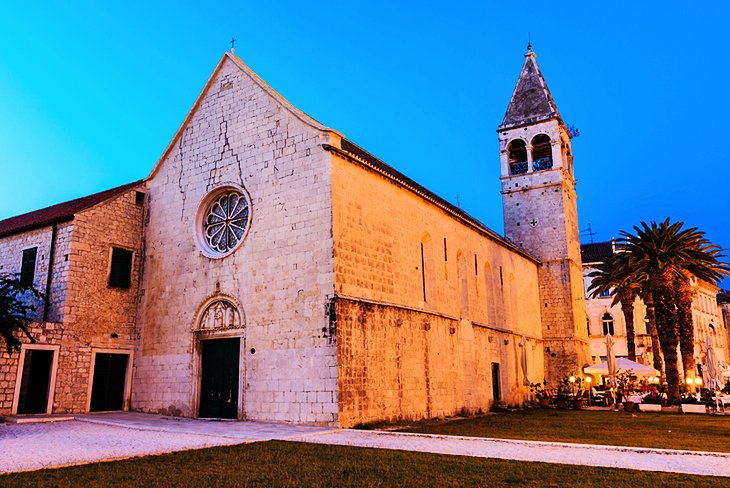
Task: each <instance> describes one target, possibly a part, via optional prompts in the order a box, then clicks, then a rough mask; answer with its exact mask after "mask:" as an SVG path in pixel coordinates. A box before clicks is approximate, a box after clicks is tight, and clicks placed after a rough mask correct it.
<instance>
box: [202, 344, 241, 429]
mask: <svg viewBox="0 0 730 488" xmlns="http://www.w3.org/2000/svg"><path fill="white" fill-rule="evenodd" d="M201 346H202V347H201V349H202V358H201V362H202V367H201V379H200V409H199V413H198V416H199V417H206V418H221V419H235V418H238V378H239V365H238V358H239V352H240V339H210V340H204V341H201Z"/></svg>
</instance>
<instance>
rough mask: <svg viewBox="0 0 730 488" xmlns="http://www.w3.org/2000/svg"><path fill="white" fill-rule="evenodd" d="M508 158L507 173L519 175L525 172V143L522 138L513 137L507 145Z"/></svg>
mask: <svg viewBox="0 0 730 488" xmlns="http://www.w3.org/2000/svg"><path fill="white" fill-rule="evenodd" d="M507 155H508V158H509V174H510V175H521V174H523V173H527V145H526V144H525V141H523V140H522V139H515V140H514V141H512V142H510V143H509V145H508V146H507Z"/></svg>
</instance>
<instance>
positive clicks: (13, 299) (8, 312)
mask: <svg viewBox="0 0 730 488" xmlns="http://www.w3.org/2000/svg"><path fill="white" fill-rule="evenodd" d="M34 299H39V300H44V299H45V298H44V297H43V295H42V294H41V293H40V292H38V291H36V290H35V289H34V288H33V287H32V286H29V285H26V284H24V283H22V282H21V280H20V279H19V278H17V277H14V276H9V275H0V337H1V338H2V341H3V342H5V350H6V351H7V352H8V354H12V353H13V351H18V350H20V344H21V342H20V339H18V337H17V336H18V333H23V334H25V336H26V337H27V338H28V339H29V340H30V341H31V342H35V339H33V337H32V336H31V335H30V331H29V330H28V324H29V323H30V322H32V318H31V317H32V315H33V313H34V312H35V306H36V305H37V301H35V300H34Z"/></svg>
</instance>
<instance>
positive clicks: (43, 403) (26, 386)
mask: <svg viewBox="0 0 730 488" xmlns="http://www.w3.org/2000/svg"><path fill="white" fill-rule="evenodd" d="M53 360H54V351H53V350H49V349H30V348H28V349H24V350H23V369H22V374H21V376H20V394H19V396H18V409H17V413H18V414H34V413H50V412H49V409H50V405H49V403H50V402H49V396H50V393H51V383H52V375H51V373H52V371H53Z"/></svg>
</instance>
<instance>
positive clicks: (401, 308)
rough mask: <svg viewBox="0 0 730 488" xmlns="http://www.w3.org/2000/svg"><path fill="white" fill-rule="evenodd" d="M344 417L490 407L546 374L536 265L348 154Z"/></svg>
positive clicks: (337, 192) (339, 269) (341, 324)
mask: <svg viewBox="0 0 730 488" xmlns="http://www.w3.org/2000/svg"><path fill="white" fill-rule="evenodd" d="M332 191H333V195H332V201H333V220H334V244H335V247H334V251H335V253H334V255H335V260H334V264H335V290H336V294H337V297H338V302H337V347H338V358H339V362H338V365H339V391H340V405H339V409H340V424H341V425H344V426H349V425H352V424H355V423H367V422H371V421H375V420H379V419H384V418H385V419H389V420H396V419H402V418H406V419H412V418H422V417H432V416H443V415H453V414H454V413H456V412H459V411H471V412H475V411H478V410H482V411H488V410H489V408H490V407H491V406H492V404H493V402H494V398H493V390H492V387H493V384H492V372H491V365H492V363H495V364H498V365H499V370H500V374H501V375H502V379H501V382H502V384H501V400H502V401H503V402H506V403H510V404H518V403H520V402H521V401H522V400H524V398H525V395H526V394H527V392H528V390H527V388H526V385H524V384H523V381H522V380H523V373H522V371H521V369H520V366H519V362H520V359H519V358H520V357H521V351H520V350H519V349H520V348H519V347H518V346H517V344H518V343H519V341H520V339H521V336H523V335H524V336H526V338H527V339H528V343H529V344H528V346H527V348H528V351H529V353H528V369H529V371H528V377H529V379H530V380H531V381H533V382H537V381H542V380H543V379H544V374H543V358H542V327H541V321H540V306H539V297H538V289H537V282H538V266H537V262H536V261H535V260H534V259H533V258H530V257H528V256H527V255H525V254H522V253H519V252H518V251H517V250H516V249H515V248H514V247H513V246H511V245H509V244H508V243H506V242H505V241H503V240H501V239H496V238H495V237H494V236H491V235H489V234H486V233H485V232H484V231H483V230H482V229H480V228H478V227H476V226H474V225H468V223H465V222H464V221H463V220H460V219H459V218H458V216H455V215H453V214H451V213H449V212H448V211H447V210H448V209H444V208H440V207H439V206H437V205H436V204H434V203H430V202H427V201H426V200H425V199H424V198H423V197H421V196H419V195H417V194H416V193H414V192H412V191H405V190H404V188H403V186H402V185H398V184H396V183H395V182H393V181H388V179H387V178H386V177H384V176H383V175H381V174H378V173H377V172H375V171H372V170H368V169H367V168H366V167H364V166H362V165H360V164H357V163H355V162H353V161H348V160H347V159H346V158H344V157H341V156H339V155H338V156H336V157H335V159H334V160H333V166H332Z"/></svg>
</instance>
